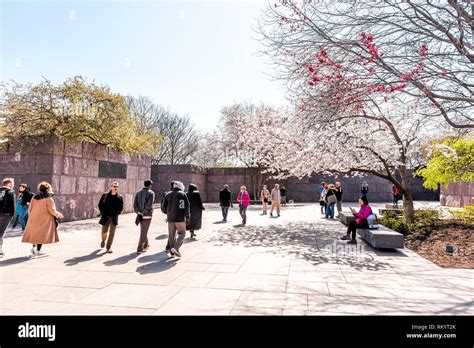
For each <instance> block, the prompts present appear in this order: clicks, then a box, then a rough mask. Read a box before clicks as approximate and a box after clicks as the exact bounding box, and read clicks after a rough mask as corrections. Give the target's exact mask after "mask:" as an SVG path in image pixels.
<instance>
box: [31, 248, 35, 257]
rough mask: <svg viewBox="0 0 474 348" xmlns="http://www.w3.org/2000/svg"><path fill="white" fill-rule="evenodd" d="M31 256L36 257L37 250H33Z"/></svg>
mask: <svg viewBox="0 0 474 348" xmlns="http://www.w3.org/2000/svg"><path fill="white" fill-rule="evenodd" d="M31 256H36V249H35V247H33V248H31Z"/></svg>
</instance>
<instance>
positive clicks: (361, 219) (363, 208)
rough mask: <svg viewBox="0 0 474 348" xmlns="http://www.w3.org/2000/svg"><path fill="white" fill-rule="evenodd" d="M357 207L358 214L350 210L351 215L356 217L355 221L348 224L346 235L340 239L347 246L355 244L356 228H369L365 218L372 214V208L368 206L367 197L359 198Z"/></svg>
mask: <svg viewBox="0 0 474 348" xmlns="http://www.w3.org/2000/svg"><path fill="white" fill-rule="evenodd" d="M359 206H360V210H359V212H358V213H357V212H356V211H355V209H353V208H351V211H352V214H353V215H354V216H355V217H357V220H356V221H351V222H350V223H349V226H348V228H347V234H346V235H345V236H342V237H341V239H342V240H347V244H357V241H356V232H357V229H358V228H369V224H368V222H367V218H368V217H369V216H370V215H371V214H372V208H371V207H370V206H369V201H368V200H367V196H361V197H360V198H359ZM351 233H352V238H351Z"/></svg>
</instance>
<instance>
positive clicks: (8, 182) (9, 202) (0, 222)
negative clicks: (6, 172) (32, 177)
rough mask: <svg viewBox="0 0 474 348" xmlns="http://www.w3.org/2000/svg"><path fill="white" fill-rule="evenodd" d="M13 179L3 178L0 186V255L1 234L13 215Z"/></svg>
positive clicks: (1, 251) (0, 247)
mask: <svg viewBox="0 0 474 348" xmlns="http://www.w3.org/2000/svg"><path fill="white" fill-rule="evenodd" d="M14 187H15V180H13V178H5V179H3V181H2V187H1V188H0V257H2V256H3V235H4V234H5V231H6V230H7V227H8V225H9V224H10V221H12V219H13V216H15V191H13V188H14Z"/></svg>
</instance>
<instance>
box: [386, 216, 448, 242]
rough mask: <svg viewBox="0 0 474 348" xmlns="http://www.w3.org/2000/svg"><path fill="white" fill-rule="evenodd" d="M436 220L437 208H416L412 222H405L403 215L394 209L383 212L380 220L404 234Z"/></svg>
mask: <svg viewBox="0 0 474 348" xmlns="http://www.w3.org/2000/svg"><path fill="white" fill-rule="evenodd" d="M438 222H439V211H438V210H416V211H415V221H414V222H413V223H412V224H410V223H408V222H406V221H405V218H404V216H403V215H400V214H399V213H397V212H395V211H387V212H385V214H384V216H383V218H382V219H381V221H380V223H381V224H382V225H384V226H386V227H388V228H390V229H392V230H394V231H397V232H399V233H401V234H403V235H405V236H406V235H408V234H411V233H416V232H418V231H420V230H422V229H423V228H424V227H426V226H429V225H433V224H437V223H438Z"/></svg>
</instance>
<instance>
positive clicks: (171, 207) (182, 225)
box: [161, 181, 190, 257]
mask: <svg viewBox="0 0 474 348" xmlns="http://www.w3.org/2000/svg"><path fill="white" fill-rule="evenodd" d="M161 211H162V212H163V213H164V214H166V220H167V221H168V244H169V246H170V253H171V255H173V256H177V257H181V252H180V248H181V246H182V245H183V240H184V237H185V235H186V225H187V224H188V221H189V220H190V206H189V200H188V197H187V196H186V194H185V193H184V185H183V183H182V182H180V181H175V182H174V184H173V190H171V192H169V193H168V194H167V195H166V196H165V199H164V201H163V204H162V206H161Z"/></svg>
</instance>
